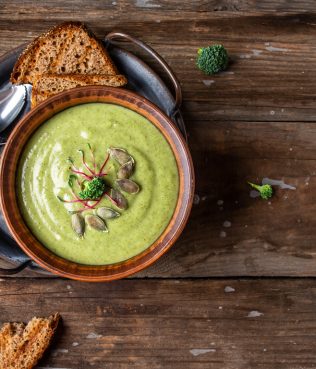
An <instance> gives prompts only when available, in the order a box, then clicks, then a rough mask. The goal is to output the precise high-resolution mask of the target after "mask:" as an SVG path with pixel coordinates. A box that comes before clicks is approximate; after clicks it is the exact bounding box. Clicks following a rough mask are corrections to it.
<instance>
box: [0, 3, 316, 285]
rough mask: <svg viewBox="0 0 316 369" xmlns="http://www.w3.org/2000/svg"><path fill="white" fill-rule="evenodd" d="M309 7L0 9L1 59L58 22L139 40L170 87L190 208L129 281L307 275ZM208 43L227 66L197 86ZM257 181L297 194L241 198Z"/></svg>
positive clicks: (312, 113) (314, 63)
mask: <svg viewBox="0 0 316 369" xmlns="http://www.w3.org/2000/svg"><path fill="white" fill-rule="evenodd" d="M314 7H315V3H314V1H307V0H304V1H298V0H297V1H285V0H279V1H276V0H269V1H254V0H247V1H246V0H244V1H243V0H240V1H237V0H230V1H229V0H226V1H209V2H205V1H194V2H180V1H172V2H167V1H163V0H161V1H158V0H151V1H148V0H135V1H132V0H131V1H125V0H124V1H123V0H122V1H120V0H117V1H102V2H100V1H91V2H90V1H89V2H82V3H80V6H79V5H78V2H77V1H60V0H54V1H42V2H40V3H36V5H35V3H34V2H32V1H17V0H14V1H11V2H6V1H0V45H1V50H2V51H3V52H5V51H7V50H10V49H11V48H12V47H14V46H17V45H19V44H21V43H23V42H27V41H28V42H29V41H31V40H32V39H33V38H34V37H35V36H37V35H38V34H40V33H41V32H43V31H45V30H47V29H48V28H49V27H51V26H52V25H55V24H56V23H58V22H61V21H63V20H84V21H86V22H87V24H88V25H89V26H90V27H91V29H92V30H93V31H94V32H96V34H97V35H98V36H99V37H101V38H102V37H104V35H105V34H106V33H108V32H109V31H112V30H117V29H121V30H123V31H125V32H128V33H131V34H132V35H135V36H137V37H139V38H141V39H142V40H144V41H146V42H148V43H149V44H150V45H151V46H153V47H154V48H155V49H156V50H157V51H158V52H159V53H160V54H161V55H162V56H163V57H165V59H166V61H167V62H168V63H169V64H170V65H171V66H172V68H173V69H174V71H175V72H176V74H177V76H178V78H179V79H180V81H181V85H182V88H183V93H184V103H183V109H182V110H183V113H184V118H185V121H186V124H187V126H188V131H189V135H190V146H191V149H192V153H193V159H194V164H195V167H196V172H197V184H196V185H197V189H196V193H197V195H198V197H196V202H198V204H196V205H195V206H194V209H193V212H192V216H191V218H190V222H189V224H188V226H187V227H186V229H185V232H184V234H183V235H182V237H181V239H180V240H179V241H178V242H177V244H176V245H175V246H174V247H173V248H172V249H171V250H170V252H168V254H166V255H165V256H164V257H163V259H161V260H160V261H159V262H158V263H157V264H155V265H154V266H152V267H151V268H149V269H148V270H146V271H145V272H143V273H141V274H139V275H138V276H139V277H166V278H167V277H207V276H225V275H226V276H227V275H229V276H247V275H248V276H250V275H252V276H262V275H266V276H269V275H274V276H277V275H280V276H300V275H302V276H303V275H304V276H315V275H316V274H315V273H316V272H315V271H316V260H315V241H316V238H315V231H314V229H315V220H314V213H315V206H314V203H315V196H314V190H313V189H314V185H315V178H316V177H315V173H316V169H315V159H316V151H315V139H316V128H315V125H314V122H315V121H316V108H315V104H314V101H315V95H316V74H315V72H314V70H315V69H316V49H315V34H316V33H315V32H316V29H315V25H316V14H315V9H314ZM212 42H223V43H224V45H225V46H226V47H227V49H228V51H229V54H230V57H231V64H230V67H229V69H228V71H227V72H224V73H221V74H218V75H216V76H212V77H207V76H205V75H203V74H202V73H201V72H200V71H198V70H197V69H196V67H195V56H196V50H197V48H198V47H200V46H201V45H206V44H208V43H212ZM124 47H127V48H130V46H129V45H127V44H124ZM133 50H134V49H133ZM137 53H138V54H139V55H141V56H144V55H143V54H142V53H141V52H139V51H137ZM144 59H145V60H146V61H147V62H149V63H150V64H151V65H152V66H153V67H154V69H156V70H157V71H158V72H159V73H161V70H160V68H159V67H158V66H156V65H153V63H152V61H151V60H149V58H148V57H146V56H144ZM263 177H269V178H273V179H283V180H284V181H285V182H286V183H289V184H292V185H294V186H296V187H297V189H296V191H290V190H280V189H278V188H276V195H275V197H274V198H273V199H272V200H271V204H269V202H265V201H260V200H258V199H252V198H250V197H249V189H248V187H247V186H246V181H247V180H253V181H260V180H261V179H262V178H263ZM218 201H219V204H220V203H221V201H224V203H223V205H218ZM225 221H228V222H231V226H230V227H228V228H226V227H224V226H223V224H224V222H225ZM225 224H226V225H227V224H229V223H225Z"/></svg>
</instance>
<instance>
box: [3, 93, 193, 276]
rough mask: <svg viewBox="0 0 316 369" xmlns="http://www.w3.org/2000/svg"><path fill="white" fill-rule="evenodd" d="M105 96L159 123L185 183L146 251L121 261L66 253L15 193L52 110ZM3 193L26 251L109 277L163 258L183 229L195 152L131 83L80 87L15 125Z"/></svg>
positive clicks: (58, 265)
mask: <svg viewBox="0 0 316 369" xmlns="http://www.w3.org/2000/svg"><path fill="white" fill-rule="evenodd" d="M90 102H101V103H110V104H116V105H119V106H122V107H125V108H128V109H131V110H133V111H135V112H137V113H139V114H140V115H142V116H144V117H145V118H147V119H148V120H149V121H150V122H151V123H152V124H154V125H155V126H156V127H157V128H158V129H159V130H160V132H161V133H162V134H163V135H164V137H165V138H166V140H167V141H168V142H169V144H170V147H171V148H172V150H173V153H174V155H175V158H176V162H177V166H178V171H179V179H180V187H179V195H178V201H177V205H176V208H175V211H174V214H173V216H172V218H171V220H170V222H169V224H168V226H167V227H166V229H165V231H164V232H163V233H162V234H161V235H160V237H159V238H158V239H157V240H156V241H155V242H154V243H153V244H152V245H151V246H149V247H148V248H147V249H146V250H145V251H143V252H142V253H140V254H138V255H136V256H134V257H132V258H130V259H128V260H126V261H123V262H120V263H117V264H111V265H97V266H96V265H83V264H78V263H75V262H72V261H69V260H66V259H63V258H61V257H59V256H57V255H55V254H54V253H53V252H51V251H50V250H49V249H47V248H46V247H45V246H44V245H42V244H41V243H40V242H39V241H38V240H37V239H36V238H35V236H33V234H32V232H31V231H30V230H29V228H28V227H27V226H26V224H25V222H24V220H23V217H22V215H21V213H20V210H19V206H18V202H17V194H16V173H17V167H18V162H19V158H20V155H21V153H22V151H23V148H24V146H25V144H26V143H27V141H28V140H29V138H30V137H31V135H32V134H33V132H34V131H35V130H36V129H37V128H38V127H39V126H40V125H41V124H44V123H45V122H46V121H47V120H48V119H49V118H51V117H52V116H53V115H55V114H57V113H59V112H60V111H62V110H64V109H67V108H69V107H72V106H75V105H79V104H84V103H90ZM0 187H1V188H0V196H1V206H2V209H3V214H4V218H5V221H6V223H7V225H8V227H9V229H10V231H11V233H12V235H13V237H14V238H15V240H16V241H17V243H18V244H19V246H20V247H21V248H22V249H23V251H24V252H25V253H26V254H27V255H29V256H30V257H31V258H32V259H33V260H34V261H36V262H37V263H38V264H39V265H40V266H42V267H43V268H45V269H47V270H49V271H51V272H52V273H55V274H58V275H60V276H63V277H67V278H71V279H77V280H81V281H95V282H97V281H110V280H114V279H119V278H123V277H127V276H129V275H131V274H133V273H136V272H138V271H140V270H141V269H144V268H146V267H147V266H149V265H150V264H152V263H153V262H154V261H156V260H157V259H159V258H160V257H161V256H162V255H163V254H164V253H165V252H166V251H167V250H168V249H169V248H170V247H171V246H172V245H173V244H174V242H175V241H176V240H177V238H178V237H179V235H180V234H181V232H182V230H183V228H184V226H185V224H186V222H187V219H188V216H189V213H190V210H191V206H192V200H193V194H194V170H193V165H192V160H191V155H190V152H189V150H188V147H187V144H186V142H185V141H184V139H183V137H182V135H181V133H180V132H179V131H178V129H177V128H176V127H175V126H174V124H173V123H172V122H171V120H170V119H169V118H168V117H167V116H166V115H165V114H164V113H163V112H161V111H160V109H159V108H157V107H156V106H155V105H153V104H152V103H151V102H149V101H148V100H146V99H145V98H143V97H140V96H139V95H136V94H134V93H132V92H130V91H128V90H126V89H118V88H111V87H104V86H87V87H79V88H75V89H72V90H69V91H65V92H62V93H60V94H58V95H56V96H54V97H51V98H49V99H47V100H45V101H44V102H42V103H41V104H39V105H38V106H37V107H36V108H35V109H33V110H31V111H30V112H29V113H28V114H27V115H26V116H25V117H24V118H23V119H22V120H21V121H20V122H19V123H18V125H17V126H16V127H15V128H14V130H13V131H12V133H11V135H10V137H9V138H8V141H7V144H6V146H5V148H4V151H3V153H2V162H1V168H0Z"/></svg>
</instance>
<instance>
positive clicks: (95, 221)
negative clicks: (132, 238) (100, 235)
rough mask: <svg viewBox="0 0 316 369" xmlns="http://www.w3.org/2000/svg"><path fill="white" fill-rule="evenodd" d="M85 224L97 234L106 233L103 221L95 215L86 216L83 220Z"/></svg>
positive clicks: (106, 229)
mask: <svg viewBox="0 0 316 369" xmlns="http://www.w3.org/2000/svg"><path fill="white" fill-rule="evenodd" d="M85 220H86V222H87V224H88V225H89V226H90V227H91V228H93V229H95V230H96V231H99V232H108V231H109V230H108V228H107V226H106V224H105V223H104V221H103V220H102V219H101V218H100V217H98V216H97V215H87V216H86V218H85Z"/></svg>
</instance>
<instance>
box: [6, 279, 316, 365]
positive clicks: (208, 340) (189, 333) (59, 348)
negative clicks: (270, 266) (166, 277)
mask: <svg viewBox="0 0 316 369" xmlns="http://www.w3.org/2000/svg"><path fill="white" fill-rule="evenodd" d="M225 291H226V292H225ZM315 303H316V285H315V281H314V280H309V279H306V280H288V281H280V280H275V279H269V280H252V281H249V280H242V281H232V280H221V281H217V280H196V281H181V280H173V281H159V280H155V281H137V280H133V281H128V280H126V281H121V282H115V283H109V284H101V285H95V284H83V283H76V282H68V281H62V280H50V281H45V280H44V281H40V280H37V281H36V280H32V279H31V280H5V281H1V282H0V312H1V313H0V322H1V323H2V322H4V321H10V320H11V321H16V320H17V321H20V320H24V321H25V320H28V319H30V318H31V317H32V316H33V315H39V316H41V315H48V314H50V313H52V312H55V311H59V312H60V313H61V315H62V317H63V327H62V329H61V330H60V332H59V334H58V337H57V338H56V341H55V343H54V344H53V346H52V348H51V350H50V351H49V353H48V355H47V356H46V358H45V360H44V361H42V363H41V364H40V367H41V368H44V367H49V368H67V369H75V368H76V369H77V368H84V369H87V368H95V369H101V368H102V369H104V368H107V369H112V368H113V369H114V368H115V369H121V368H122V369H123V368H124V369H125V368H127V367H133V368H139V369H142V368H144V369H145V368H146V369H148V368H155V369H160V368H164V369H169V368H170V369H171V368H172V369H183V368H192V369H205V368H214V369H216V368H221V369H223V368H225V369H239V368H240V369H242V368H247V369H248V368H252V369H254V368H256V369H257V368H260V369H271V368H278V369H285V368H286V369H288V368H291V369H302V368H304V369H310V368H315V362H316V353H315V327H316V312H315Z"/></svg>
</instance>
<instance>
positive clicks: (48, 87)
mask: <svg viewBox="0 0 316 369" xmlns="http://www.w3.org/2000/svg"><path fill="white" fill-rule="evenodd" d="M126 83H127V80H126V78H125V77H124V76H123V75H122V74H116V75H113V76H111V75H106V74H87V75H83V74H57V73H55V74H43V75H42V76H40V77H38V78H37V79H36V80H35V81H34V83H33V90H32V100H31V107H32V108H33V107H35V106H36V105H37V104H39V103H40V102H42V101H43V100H45V99H46V98H48V97H50V96H53V95H55V94H57V93H59V92H62V91H65V90H70V89H72V88H75V87H79V86H89V85H99V86H112V87H120V86H124V85H125V84H126Z"/></svg>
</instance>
